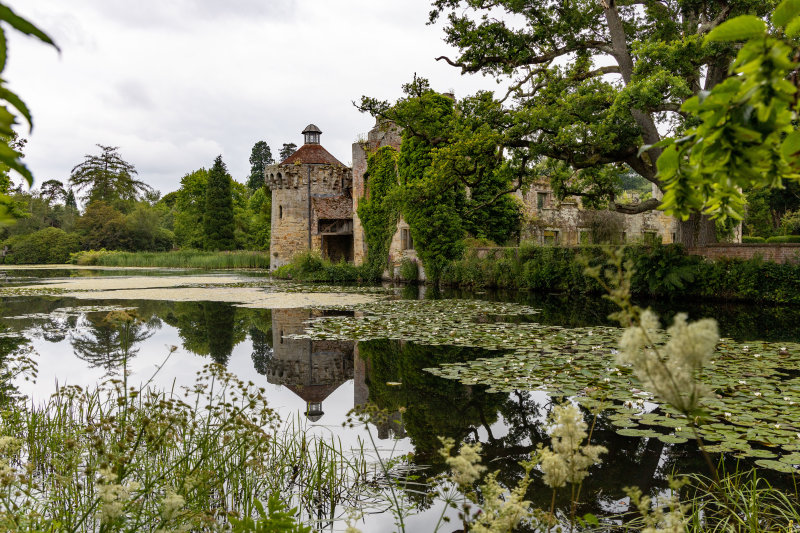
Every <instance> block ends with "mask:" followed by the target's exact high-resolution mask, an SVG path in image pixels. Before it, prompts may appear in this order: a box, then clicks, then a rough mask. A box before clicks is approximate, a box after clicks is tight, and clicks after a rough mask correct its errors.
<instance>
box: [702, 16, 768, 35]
mask: <svg viewBox="0 0 800 533" xmlns="http://www.w3.org/2000/svg"><path fill="white" fill-rule="evenodd" d="M766 31H767V25H766V24H765V23H764V21H763V20H761V19H760V18H758V17H756V16H753V15H740V16H738V17H734V18H732V19H730V20H726V21H725V22H723V23H722V24H720V25H719V26H717V27H716V28H714V29H713V30H711V32H710V33H709V34H708V35H706V38H705V42H711V41H713V42H729V41H746V40H748V39H753V38H755V37H761V36H763V35H765V34H766Z"/></svg>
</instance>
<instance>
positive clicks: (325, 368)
mask: <svg viewBox="0 0 800 533" xmlns="http://www.w3.org/2000/svg"><path fill="white" fill-rule="evenodd" d="M321 314H322V312H319V311H317V312H315V311H310V310H308V309H275V310H273V311H272V335H273V344H272V345H273V352H272V358H271V359H270V361H269V363H268V364H267V365H266V370H267V371H266V376H267V381H269V382H270V383H273V384H276V385H283V386H285V387H286V388H288V389H289V390H291V391H292V392H294V393H295V394H296V395H297V396H299V397H300V398H302V399H303V400H304V401H305V402H306V413H305V414H306V416H307V417H308V419H309V420H311V421H312V422H316V421H318V420H319V419H320V418H322V415H323V414H325V412H324V411H323V409H322V402H323V401H324V400H325V398H327V397H328V396H330V395H331V393H333V391H335V390H336V389H337V388H339V386H340V385H341V384H342V383H344V382H345V381H348V380H350V379H353V375H354V365H353V346H354V343H353V342H352V341H349V342H345V341H329V340H317V341H312V340H308V339H294V338H291V337H290V336H291V335H299V334H302V333H303V332H304V331H305V323H306V322H307V321H308V320H310V319H312V318H313V317H314V316H318V315H321Z"/></svg>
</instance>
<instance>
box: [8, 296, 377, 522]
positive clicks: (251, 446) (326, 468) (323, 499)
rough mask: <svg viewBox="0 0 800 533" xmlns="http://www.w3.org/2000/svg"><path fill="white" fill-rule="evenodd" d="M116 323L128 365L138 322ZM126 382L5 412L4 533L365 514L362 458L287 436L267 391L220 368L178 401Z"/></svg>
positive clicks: (62, 392)
mask: <svg viewBox="0 0 800 533" xmlns="http://www.w3.org/2000/svg"><path fill="white" fill-rule="evenodd" d="M108 320H110V321H112V322H114V323H117V324H118V327H119V329H120V339H121V340H120V345H121V346H120V347H121V349H122V350H123V352H126V353H127V351H128V349H129V343H128V342H127V341H126V339H128V338H130V335H131V334H132V324H133V322H134V320H135V317H133V316H132V315H130V314H128V313H126V312H123V311H114V312H112V313H109V316H108ZM126 358H127V355H126ZM126 376H127V373H126V371H125V366H124V363H123V368H122V369H121V377H120V378H119V379H111V380H108V381H106V382H104V383H103V384H101V385H99V386H97V387H93V388H91V389H88V390H85V389H82V388H80V387H75V386H71V387H63V388H60V389H59V390H58V391H57V392H56V394H54V395H53V396H52V397H51V398H50V399H49V400H47V401H46V402H44V403H42V404H40V405H28V404H25V403H22V402H13V401H12V402H11V403H10V404H9V405H7V406H6V408H4V409H3V410H0V531H36V532H39V531H56V530H57V531H101V532H102V531H122V530H124V531H167V530H169V531H186V530H204V531H205V530H217V529H225V528H226V524H228V523H229V520H230V519H231V518H238V519H243V518H250V517H255V518H258V519H264V518H265V517H264V516H263V508H264V506H263V505H262V501H264V502H266V501H268V500H269V502H271V503H270V505H269V508H270V513H273V512H275V513H280V512H283V510H284V507H280V508H276V507H275V506H274V505H272V503H274V502H275V501H281V502H283V504H284V506H287V505H288V504H289V503H291V504H293V505H295V507H296V508H299V509H300V510H301V513H300V514H299V515H298V518H299V519H304V520H306V521H309V522H313V523H314V524H315V525H316V524H319V523H320V521H327V522H330V521H333V520H335V519H337V518H339V517H341V516H342V515H344V514H345V512H346V510H348V509H352V508H355V507H360V506H363V505H366V504H367V502H368V500H369V498H370V492H369V491H365V490H364V489H363V487H365V486H369V485H370V479H368V478H369V477H372V476H374V474H371V471H370V468H369V466H368V460H367V458H366V456H365V455H364V451H363V447H361V448H360V449H356V450H354V451H353V450H346V449H344V447H343V446H342V444H341V442H340V441H339V440H338V439H336V438H333V437H331V438H321V437H318V436H313V435H309V434H308V432H307V429H306V427H305V426H304V425H303V424H302V423H301V422H300V420H299V418H298V420H297V421H295V422H292V423H290V424H282V423H281V421H280V419H279V418H278V416H277V414H276V413H275V412H274V411H273V410H272V409H271V408H270V407H269V406H268V404H267V400H266V398H265V396H264V392H265V389H264V388H258V387H256V386H255V385H254V384H253V383H252V382H248V383H245V382H243V381H242V380H240V379H238V378H237V377H236V376H234V375H233V374H231V373H230V372H227V371H226V370H225V369H224V368H222V367H220V366H218V365H208V366H206V367H205V368H204V369H203V370H202V371H201V372H200V373H199V375H198V378H197V380H196V382H195V384H194V386H192V387H191V388H187V389H184V390H181V391H176V390H153V389H151V388H149V387H148V386H149V382H148V383H145V384H144V385H143V386H140V387H128V383H127V377H126ZM266 518H267V519H268V517H266ZM284 518H285V516H284ZM292 520H294V518H292ZM290 530H291V531H295V529H286V530H285V531H290ZM279 531H284V530H283V529H280V530H279Z"/></svg>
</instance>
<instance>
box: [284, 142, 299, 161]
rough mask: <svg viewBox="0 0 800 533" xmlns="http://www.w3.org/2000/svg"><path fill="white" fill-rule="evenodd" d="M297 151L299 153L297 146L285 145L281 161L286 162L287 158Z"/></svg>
mask: <svg viewBox="0 0 800 533" xmlns="http://www.w3.org/2000/svg"><path fill="white" fill-rule="evenodd" d="M296 151H297V145H296V144H295V143H283V146H282V147H281V153H280V159H281V161H284V160H285V159H286V158H287V157H289V156H290V155H292V154H293V153H295V152H296Z"/></svg>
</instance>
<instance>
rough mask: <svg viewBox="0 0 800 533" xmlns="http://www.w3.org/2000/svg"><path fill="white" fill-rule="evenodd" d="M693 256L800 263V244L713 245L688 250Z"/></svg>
mask: <svg viewBox="0 0 800 533" xmlns="http://www.w3.org/2000/svg"><path fill="white" fill-rule="evenodd" d="M687 252H689V253H690V254H692V255H701V256H703V257H707V258H709V259H723V258H726V259H743V260H747V259H753V258H754V257H761V259H763V260H764V261H774V262H775V263H781V264H783V263H798V262H800V244H791V243H785V244H772V243H766V244H764V243H754V244H712V245H710V246H705V247H702V248H688V249H687Z"/></svg>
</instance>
